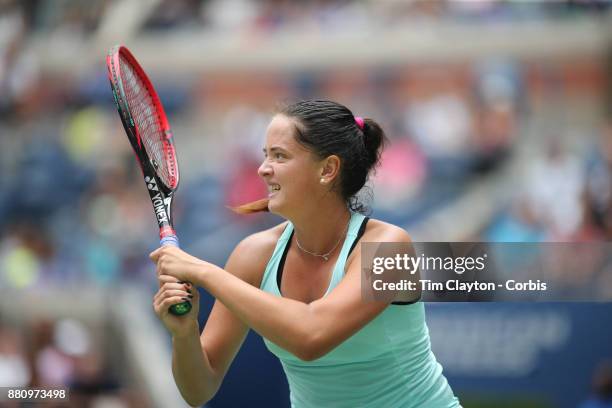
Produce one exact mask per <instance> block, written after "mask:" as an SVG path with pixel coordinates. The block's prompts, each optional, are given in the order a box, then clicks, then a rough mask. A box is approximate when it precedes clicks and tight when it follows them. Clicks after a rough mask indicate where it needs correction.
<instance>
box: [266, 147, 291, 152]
mask: <svg viewBox="0 0 612 408" xmlns="http://www.w3.org/2000/svg"><path fill="white" fill-rule="evenodd" d="M261 150H262V151H263V152H264V153H266V152H267V151H266V148H265V147H264V148H263V149H261ZM275 151H281V152H285V151H286V150H285V149H283V148H282V147H280V146H272V147H271V148H270V153H272V152H275Z"/></svg>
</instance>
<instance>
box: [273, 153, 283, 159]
mask: <svg viewBox="0 0 612 408" xmlns="http://www.w3.org/2000/svg"><path fill="white" fill-rule="evenodd" d="M274 158H275V159H282V158H283V154H282V153H276V154H274Z"/></svg>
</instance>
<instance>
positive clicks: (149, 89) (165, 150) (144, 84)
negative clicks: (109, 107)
mask: <svg viewBox="0 0 612 408" xmlns="http://www.w3.org/2000/svg"><path fill="white" fill-rule="evenodd" d="M106 66H107V68H108V77H109V80H110V83H111V89H112V91H113V97H114V99H115V105H116V106H117V110H118V111H119V116H120V117H121V121H122V123H123V127H124V128H125V130H126V133H127V135H128V139H129V140H130V144H131V145H132V148H133V149H134V152H135V154H136V156H137V158H138V161H139V163H140V165H141V168H142V170H143V173H145V176H147V175H149V176H150V173H153V176H154V177H155V178H156V180H157V182H158V184H161V187H163V189H164V191H166V192H172V191H175V190H176V189H177V188H178V184H179V168H178V162H177V159H176V150H175V148H174V140H173V136H172V131H171V130H170V125H169V124H168V118H167V116H166V113H165V111H164V107H163V105H162V103H161V100H160V98H159V96H158V94H157V92H156V91H155V88H154V87H153V84H152V83H151V81H150V79H149V77H148V76H147V74H146V73H145V71H144V70H143V68H142V67H141V66H140V64H139V63H138V61H137V60H136V58H135V57H134V55H133V54H132V53H131V52H130V50H128V48H127V47H125V46H123V45H116V46H114V47H113V48H111V49H110V51H109V53H108V55H107V57H106Z"/></svg>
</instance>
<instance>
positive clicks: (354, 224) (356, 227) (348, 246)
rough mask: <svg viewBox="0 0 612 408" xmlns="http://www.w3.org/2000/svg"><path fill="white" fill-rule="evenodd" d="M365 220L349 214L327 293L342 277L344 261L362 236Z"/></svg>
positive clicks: (365, 218) (354, 214) (364, 217)
mask: <svg viewBox="0 0 612 408" xmlns="http://www.w3.org/2000/svg"><path fill="white" fill-rule="evenodd" d="M367 219H368V217H366V216H365V215H363V214H360V213H356V212H354V213H352V214H351V219H350V221H349V225H348V229H347V232H346V238H345V239H344V244H343V245H342V249H341V250H340V255H339V256H338V260H337V261H336V266H335V267H334V271H333V273H332V277H331V280H330V282H329V287H328V288H327V293H329V292H331V291H332V290H333V289H334V288H335V287H336V286H337V285H338V284H339V283H340V281H341V280H342V278H343V277H344V269H345V268H346V260H347V258H348V257H349V255H350V252H351V250H352V249H353V248H354V245H355V243H356V242H357V240H358V239H359V238H361V235H363V229H362V226H365V222H367ZM327 293H326V294H327Z"/></svg>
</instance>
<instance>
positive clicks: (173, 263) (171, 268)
mask: <svg viewBox="0 0 612 408" xmlns="http://www.w3.org/2000/svg"><path fill="white" fill-rule="evenodd" d="M149 258H151V260H152V261H153V262H154V263H155V264H156V265H157V277H158V278H160V277H161V276H162V275H167V276H171V277H173V278H175V279H176V280H177V281H179V282H192V283H196V281H197V279H196V277H197V272H198V269H200V268H202V267H204V266H206V265H208V263H207V262H205V261H203V260H201V259H198V258H196V257H195V256H191V255H189V254H188V253H187V252H185V251H183V250H182V249H180V248H177V247H175V246H170V245H168V246H163V247H160V248H157V249H156V250H155V251H153V252H151V254H149Z"/></svg>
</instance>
